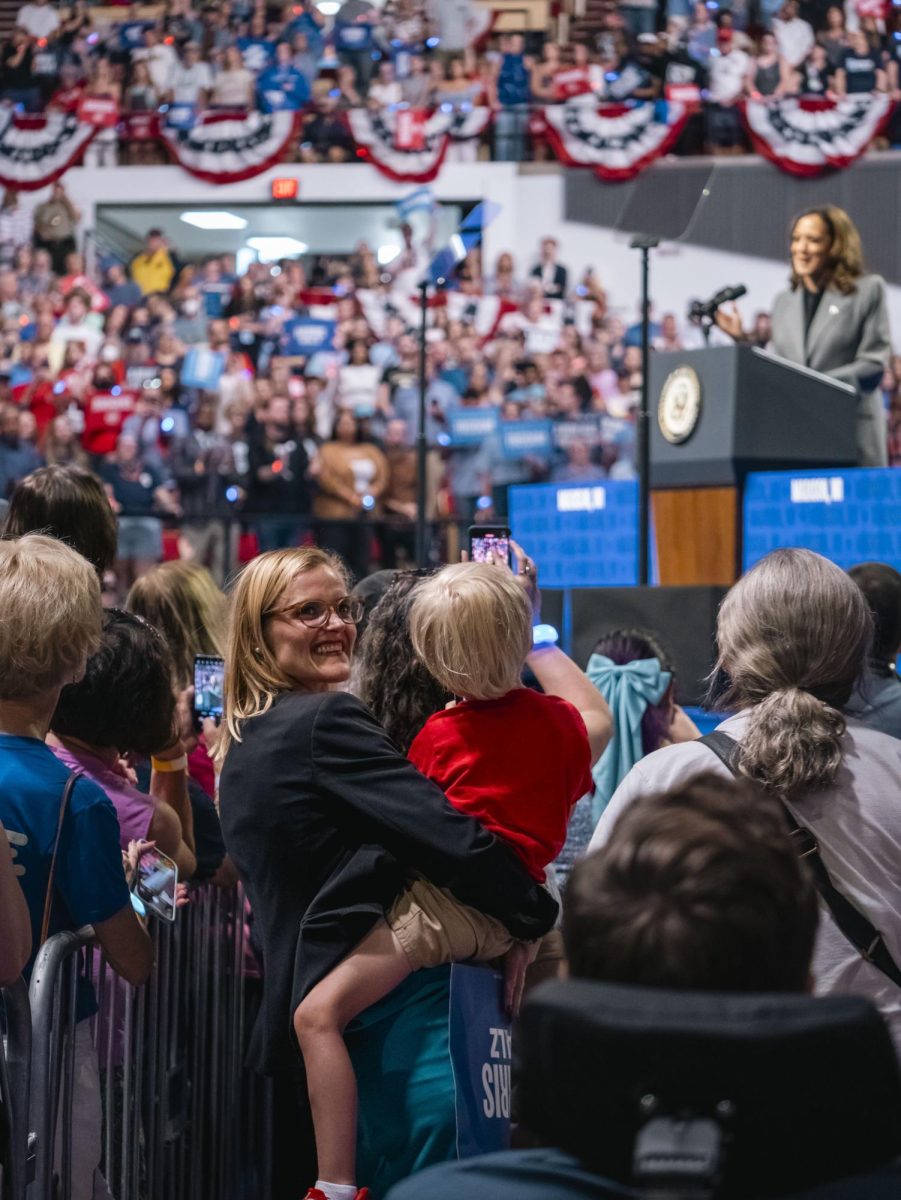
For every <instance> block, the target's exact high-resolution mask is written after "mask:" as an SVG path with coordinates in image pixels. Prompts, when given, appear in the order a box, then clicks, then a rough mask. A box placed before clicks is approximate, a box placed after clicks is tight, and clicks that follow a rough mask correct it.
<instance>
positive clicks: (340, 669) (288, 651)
mask: <svg viewBox="0 0 901 1200" xmlns="http://www.w3.org/2000/svg"><path fill="white" fill-rule="evenodd" d="M346 595H347V585H346V584H345V583H344V580H343V579H342V578H341V577H340V575H338V574H336V572H335V571H333V570H332V569H331V568H330V567H316V568H315V569H314V570H312V571H305V572H303V573H302V574H300V575H296V576H295V577H294V579H293V580H292V581H291V583H290V584H289V585H288V587H287V588H286V589H285V591H284V592H283V593H282V596H281V598H280V599H279V601H278V604H277V605H276V606H275V607H276V608H277V609H278V611H277V612H273V613H271V614H270V615H269V617H268V618H267V620H266V640H267V642H268V644H269V649H270V650H271V651H272V653H273V655H274V657H275V660H276V662H277V663H278V665H279V667H280V668H281V670H282V671H283V672H284V674H285V675H286V676H287V677H288V678H289V679H290V680H292V682H293V683H294V685H295V687H296V689H297V690H298V691H302V692H327V691H332V690H334V689H335V688H337V687H338V686H339V685H340V684H342V683H345V682H346V681H347V678H348V676H349V675H350V663H351V657H352V655H353V648H354V643H355V642H356V640H357V627H356V625H349V624H347V622H345V621H342V620H341V619H340V618H339V617H338V615H337V614H336V613H335V612H330V613H329V617H328V622H327V623H326V624H325V625H323V626H322V627H320V628H315V629H311V628H310V627H309V626H308V625H305V624H304V623H303V621H302V620H301V614H302V613H303V610H304V605H306V604H309V603H310V601H312V600H319V601H323V602H324V603H326V604H332V605H334V604H337V603H338V601H339V600H341V599H342V598H343V597H344V596H346Z"/></svg>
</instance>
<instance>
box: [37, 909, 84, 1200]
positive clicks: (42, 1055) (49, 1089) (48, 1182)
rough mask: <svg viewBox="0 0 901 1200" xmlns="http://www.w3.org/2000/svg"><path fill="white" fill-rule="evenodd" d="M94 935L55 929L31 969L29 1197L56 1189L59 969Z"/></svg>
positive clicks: (45, 1197)
mask: <svg viewBox="0 0 901 1200" xmlns="http://www.w3.org/2000/svg"><path fill="white" fill-rule="evenodd" d="M93 940H94V930H93V928H92V927H91V926H90V925H86V926H85V927H84V928H83V929H79V930H63V931H62V932H61V933H57V934H54V936H53V937H51V938H48V939H47V941H46V942H45V943H44V944H43V946H42V947H41V948H40V950H39V951H38V956H37V960H36V961H35V964H34V969H33V971H32V974H31V984H30V986H29V989H28V999H29V1001H30V1004H31V1023H32V1048H31V1096H30V1104H29V1112H30V1118H31V1119H30V1121H29V1128H30V1131H31V1133H32V1134H33V1136H34V1139H35V1149H36V1152H37V1156H36V1162H35V1175H34V1180H33V1181H32V1182H31V1183H30V1185H29V1187H28V1191H27V1196H28V1200H51V1196H52V1189H53V1144H54V1138H55V1131H56V1109H57V1097H58V1088H57V1086H56V1085H57V1081H56V1080H55V1079H53V1078H52V1075H53V1074H54V1071H53V1065H54V1061H53V1060H54V1056H53V1043H54V1038H53V1031H54V1029H55V1027H57V1026H58V1023H59V1020H60V1015H61V1013H62V996H61V993H60V987H59V977H60V973H61V972H62V969H63V967H64V966H65V964H66V962H67V961H68V960H69V959H70V958H71V957H72V955H74V954H77V953H78V951H79V950H80V949H81V948H82V947H83V946H89V945H90V944H91V942H92V941H93ZM73 990H74V989H73ZM70 998H71V997H70ZM67 1020H68V1023H69V1026H70V1028H74V1023H75V1013H74V1011H72V1010H71V1005H70V1011H69V1012H68V1014H67Z"/></svg>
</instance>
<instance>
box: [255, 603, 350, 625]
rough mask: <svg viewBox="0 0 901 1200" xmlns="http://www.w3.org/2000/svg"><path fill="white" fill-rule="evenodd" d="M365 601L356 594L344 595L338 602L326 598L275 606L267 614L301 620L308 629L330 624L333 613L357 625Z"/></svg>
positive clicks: (342, 619)
mask: <svg viewBox="0 0 901 1200" xmlns="http://www.w3.org/2000/svg"><path fill="white" fill-rule="evenodd" d="M363 608H364V605H363V601H362V600H358V599H357V598H356V596H344V597H342V598H341V599H340V600H339V601H338V602H337V603H336V604H326V602H325V601H324V600H307V601H305V602H304V603H303V604H290V605H288V607H287V608H273V609H270V611H269V612H268V613H267V614H266V615H267V616H271V617H274V616H283V617H287V618H288V620H289V621H300V623H301V624H302V625H306V627H307V628H308V629H321V628H322V627H323V626H325V625H328V623H329V621H330V620H331V618H332V613H337V615H338V619H339V620H340V621H343V622H344V624H345V625H356V624H358V622H360V621H362V619H363Z"/></svg>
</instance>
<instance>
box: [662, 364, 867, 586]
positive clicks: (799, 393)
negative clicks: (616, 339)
mask: <svg viewBox="0 0 901 1200" xmlns="http://www.w3.org/2000/svg"><path fill="white" fill-rule="evenodd" d="M649 397H650V401H649V403H650V439H651V488H652V497H651V501H652V512H653V520H654V532H655V540H656V546H657V562H658V567H659V575H660V583H661V584H663V585H673V586H675V585H686V584H722V585H728V584H731V583H734V581H735V580H736V579H737V578H738V575H739V573H740V569H741V519H742V508H741V493H742V486H743V482H744V477H745V475H747V473H748V472H749V471H791V470H804V469H816V468H820V467H848V466H854V465H856V463H857V440H856V423H857V394H856V392H855V390H854V388H853V387H851V385H850V384H846V383H839V382H838V381H837V380H835V379H830V378H829V377H828V376H825V375H820V374H818V373H817V372H816V371H811V370H810V369H809V368H807V367H802V366H798V365H796V364H795V363H790V362H787V361H786V360H785V359H781V358H776V357H775V356H774V355H771V354H768V353H766V352H765V351H763V350H757V349H755V348H752V347H750V346H724V347H716V348H715V349H708V350H694V351H685V352H682V353H673V352H665V353H659V354H653V355H652V356H651V371H650V388H649Z"/></svg>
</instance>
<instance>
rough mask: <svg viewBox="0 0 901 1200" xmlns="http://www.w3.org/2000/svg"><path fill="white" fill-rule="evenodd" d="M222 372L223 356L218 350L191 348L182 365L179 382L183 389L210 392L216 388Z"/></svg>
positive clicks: (201, 347)
mask: <svg viewBox="0 0 901 1200" xmlns="http://www.w3.org/2000/svg"><path fill="white" fill-rule="evenodd" d="M224 370H225V355H224V354H223V353H222V352H221V351H220V350H208V349H207V347H206V346H192V347H191V349H190V350H189V351H188V353H187V354H186V355H185V360H184V362H183V363H182V368H181V382H182V385H183V386H184V387H189V388H200V389H201V390H202V391H210V390H211V389H213V388H215V387H217V386H218V384H219V379H220V378H221V376H222V372H223V371H224Z"/></svg>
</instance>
